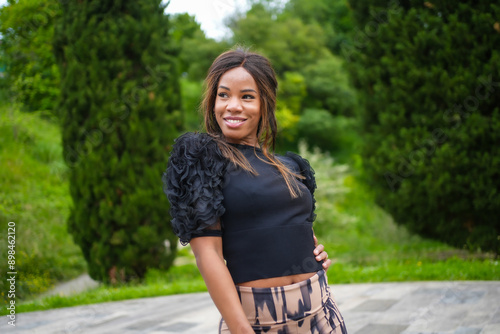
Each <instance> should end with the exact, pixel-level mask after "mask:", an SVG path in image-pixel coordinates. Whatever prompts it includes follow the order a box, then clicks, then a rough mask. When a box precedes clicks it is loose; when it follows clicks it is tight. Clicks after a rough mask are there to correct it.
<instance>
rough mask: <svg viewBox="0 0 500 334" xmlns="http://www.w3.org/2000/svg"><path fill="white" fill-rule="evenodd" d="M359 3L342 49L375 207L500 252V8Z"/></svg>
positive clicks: (439, 235) (462, 243)
mask: <svg viewBox="0 0 500 334" xmlns="http://www.w3.org/2000/svg"><path fill="white" fill-rule="evenodd" d="M351 4H352V6H353V8H354V10H355V15H354V16H355V17H356V18H357V19H358V24H359V25H358V29H357V30H356V31H355V33H354V36H353V39H352V42H351V44H349V45H344V51H345V56H346V58H347V59H348V60H350V61H351V63H350V68H351V70H352V73H353V75H354V79H355V84H356V86H357V87H358V88H359V90H360V92H361V93H362V94H361V98H362V101H363V104H364V105H363V107H364V108H363V111H362V112H361V113H360V117H361V119H362V123H363V125H362V132H361V133H362V135H363V137H364V138H363V140H364V149H363V151H362V155H363V158H364V166H365V169H366V175H367V176H368V179H369V182H370V187H371V188H372V189H374V190H375V191H376V195H377V202H378V203H379V204H380V205H381V206H382V207H383V208H384V209H386V210H387V211H388V212H389V213H390V214H392V215H393V217H394V219H395V221H396V222H398V223H399V224H403V225H406V226H407V227H408V228H409V229H410V230H412V231H414V232H418V233H419V234H421V235H424V236H427V237H432V238H435V239H439V240H443V241H446V242H448V243H450V244H452V245H455V246H457V247H467V248H470V249H482V250H488V251H494V252H497V253H498V252H499V251H500V219H498V213H499V212H500V193H499V191H498V189H500V146H499V145H498V143H499V142H500V109H499V106H500V94H499V92H500V67H499V66H498V64H499V63H500V52H499V49H498V45H500V28H499V23H498V17H499V16H500V6H499V5H498V4H493V3H491V2H490V1H479V2H472V1H462V2H460V3H454V2H449V1H432V2H426V3H424V4H422V2H420V1H409V2H405V3H404V4H401V5H398V2H394V1H393V2H391V3H390V4H388V2H386V1H375V2H372V1H351ZM375 4H377V5H379V7H373V6H372V5H375Z"/></svg>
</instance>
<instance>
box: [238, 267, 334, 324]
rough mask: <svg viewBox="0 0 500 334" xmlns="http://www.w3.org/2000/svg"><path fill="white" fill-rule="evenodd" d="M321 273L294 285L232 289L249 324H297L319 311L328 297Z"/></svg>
mask: <svg viewBox="0 0 500 334" xmlns="http://www.w3.org/2000/svg"><path fill="white" fill-rule="evenodd" d="M327 289H328V280H327V277H326V274H325V271H324V270H320V271H318V272H317V273H316V274H315V275H313V276H312V277H311V278H309V279H307V280H304V281H302V282H298V283H295V284H290V285H285V286H280V287H272V288H251V287H244V286H236V290H237V291H238V295H239V297H240V300H241V304H242V305H243V309H244V311H245V314H246V315H247V317H248V320H249V321H250V323H258V324H259V325H263V326H265V325H275V324H280V323H285V322H287V321H289V320H294V321H300V320H301V319H303V318H306V317H308V316H310V315H312V314H315V313H317V312H319V311H320V310H321V309H322V308H323V305H324V303H325V302H326V301H327V300H328V298H329V297H330V294H329V291H327Z"/></svg>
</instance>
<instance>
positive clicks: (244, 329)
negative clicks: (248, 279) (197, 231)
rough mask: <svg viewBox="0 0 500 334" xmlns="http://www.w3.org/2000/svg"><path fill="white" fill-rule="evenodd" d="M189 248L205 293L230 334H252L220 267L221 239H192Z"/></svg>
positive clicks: (237, 299) (226, 277)
mask: <svg viewBox="0 0 500 334" xmlns="http://www.w3.org/2000/svg"><path fill="white" fill-rule="evenodd" d="M190 244H191V249H192V250H193V253H194V256H195V257H196V265H197V266H198V269H199V271H200V273H201V276H202V277H203V280H204V281H205V284H206V285H207V289H208V292H209V293H210V296H211V297H212V300H213V301H214V303H215V306H217V308H218V309H219V312H220V313H221V315H222V318H224V321H225V322H226V324H227V326H228V327H229V330H230V332H231V334H247V333H250V334H254V331H253V329H252V327H251V326H250V323H249V322H248V320H247V317H246V316H245V313H244V312H243V308H242V306H241V303H240V299H239V297H238V293H237V291H236V288H235V286H234V283H233V279H232V278H231V275H230V274H229V270H228V269H227V267H226V264H225V263H224V258H223V255H222V238H220V237H199V238H194V239H192V240H191V242H190Z"/></svg>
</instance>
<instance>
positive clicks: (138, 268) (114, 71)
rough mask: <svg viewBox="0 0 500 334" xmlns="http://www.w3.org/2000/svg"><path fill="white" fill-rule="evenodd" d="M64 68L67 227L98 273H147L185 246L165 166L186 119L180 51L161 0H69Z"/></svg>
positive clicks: (114, 277)
mask: <svg viewBox="0 0 500 334" xmlns="http://www.w3.org/2000/svg"><path fill="white" fill-rule="evenodd" d="M61 6H62V16H61V18H60V20H59V22H58V24H57V26H56V31H55V39H54V49H55V52H56V58H57V60H58V64H59V66H60V71H61V101H60V104H59V116H60V118H61V122H62V136H63V145H64V148H63V154H64V159H65V161H66V163H67V164H68V165H69V166H70V167H71V172H70V191H71V196H72V198H73V208H72V210H71V214H70V217H69V219H68V228H69V231H70V233H71V234H72V235H73V238H74V240H75V242H76V243H77V244H78V245H79V246H80V247H81V249H82V252H83V255H84V257H85V259H86V260H87V263H88V269H89V274H90V276H91V277H92V278H94V279H97V280H100V281H104V282H108V283H109V282H111V283H114V282H117V281H127V280H130V279H133V278H142V277H143V276H144V275H145V273H146V271H147V269H148V268H168V267H169V266H170V265H171V263H172V261H173V259H174V257H175V252H176V248H177V242H176V240H177V239H176V238H175V237H174V235H173V233H172V231H171V228H170V223H169V221H170V218H169V217H168V203H166V201H164V197H163V196H164V195H163V192H162V189H161V188H162V186H161V173H162V172H163V170H164V169H165V165H166V161H167V158H168V157H167V152H169V150H170V147H169V145H170V144H171V143H172V142H173V138H175V137H176V136H177V135H178V133H179V129H180V127H181V123H180V121H179V120H180V119H181V118H180V115H179V111H178V110H179V102H180V101H179V85H178V75H177V65H176V58H175V57H176V53H177V51H176V50H175V48H174V47H172V42H171V39H170V36H169V31H168V29H169V19H168V16H165V15H164V9H165V8H164V6H162V5H161V1H160V0H134V1H131V0H123V1H116V0H88V1H63V2H61Z"/></svg>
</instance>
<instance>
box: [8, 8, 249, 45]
mask: <svg viewBox="0 0 500 334" xmlns="http://www.w3.org/2000/svg"><path fill="white" fill-rule="evenodd" d="M5 4H7V1H6V0H0V6H3V5H5ZM245 9H247V1H246V0H170V5H169V6H168V7H167V10H166V12H167V13H186V12H187V13H189V14H191V15H194V16H195V18H196V21H197V22H198V23H200V24H201V28H202V29H203V30H204V31H205V33H206V35H207V36H208V37H211V38H215V39H220V38H222V37H224V35H225V34H227V33H228V32H229V31H228V30H227V29H226V28H225V26H224V18H225V17H227V16H228V15H230V14H232V13H234V11H235V10H239V11H244V10H245Z"/></svg>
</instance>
